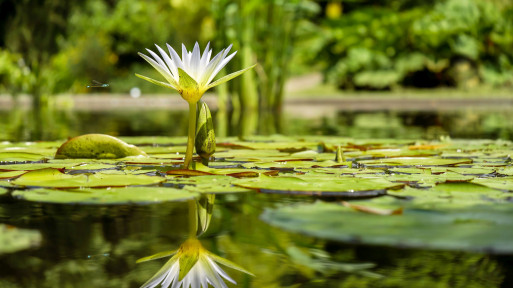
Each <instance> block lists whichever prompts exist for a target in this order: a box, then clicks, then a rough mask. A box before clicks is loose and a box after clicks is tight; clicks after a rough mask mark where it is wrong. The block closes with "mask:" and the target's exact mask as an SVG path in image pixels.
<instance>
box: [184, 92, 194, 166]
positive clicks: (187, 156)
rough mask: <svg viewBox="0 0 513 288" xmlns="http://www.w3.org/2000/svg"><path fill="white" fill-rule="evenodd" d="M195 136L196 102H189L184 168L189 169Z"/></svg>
mask: <svg viewBox="0 0 513 288" xmlns="http://www.w3.org/2000/svg"><path fill="white" fill-rule="evenodd" d="M195 136H196V103H190V102H189V134H188V137H187V150H186V151H185V161H184V163H183V168H184V169H189V166H190V164H191V162H192V152H193V151H194V137H195Z"/></svg>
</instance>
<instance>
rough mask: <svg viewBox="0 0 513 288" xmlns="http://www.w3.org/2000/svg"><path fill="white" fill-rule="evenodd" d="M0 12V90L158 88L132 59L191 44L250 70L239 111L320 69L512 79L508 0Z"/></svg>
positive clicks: (55, 4) (79, 5)
mask: <svg viewBox="0 0 513 288" xmlns="http://www.w3.org/2000/svg"><path fill="white" fill-rule="evenodd" d="M0 8H2V9H0V11H2V12H0V16H2V19H3V20H2V23H1V25H0V64H1V65H0V90H1V91H2V92H4V93H5V92H8V93H10V94H17V93H19V92H24V93H28V94H38V93H48V94H54V93H62V92H71V93H82V92H87V88H86V85H87V83H89V82H90V81H91V80H97V81H104V82H109V83H111V89H112V90H111V91H113V92H128V90H129V89H130V88H131V87H134V86H138V87H141V88H142V89H144V90H143V91H145V92H164V91H162V90H160V89H161V88H159V87H155V86H154V85H151V84H149V83H144V82H143V81H142V80H139V79H137V78H135V77H132V76H133V73H134V72H135V71H137V72H138V73H142V74H145V73H147V72H149V73H150V74H151V73H153V72H151V70H152V69H151V67H149V66H148V65H146V64H145V63H143V61H140V59H139V57H138V56H137V52H140V51H144V48H150V49H152V47H154V46H153V44H154V43H157V44H159V45H163V44H164V43H169V44H171V45H172V46H174V47H177V46H178V45H180V43H185V44H186V45H187V46H188V47H190V46H191V45H193V44H194V42H195V41H199V42H200V44H201V45H202V46H203V47H204V45H205V44H206V43H207V42H208V41H212V42H213V44H214V45H213V46H214V50H216V51H218V50H220V49H221V48H223V47H225V46H226V45H228V43H233V44H234V50H238V51H239V53H240V56H239V57H237V59H238V60H236V61H234V62H233V63H230V65H231V66H232V67H228V69H238V68H240V67H241V66H243V65H245V64H247V63H249V62H251V63H254V62H258V63H259V66H258V67H257V69H256V71H255V72H252V73H248V74H246V75H247V76H244V77H242V78H241V79H240V80H239V81H237V82H235V83H234V84H231V86H230V90H231V91H232V92H234V93H240V94H245V95H246V94H260V100H250V99H244V98H243V96H240V101H241V102H242V103H243V104H245V103H244V102H246V105H247V106H251V105H256V104H255V103H258V102H259V103H260V105H264V106H266V105H268V106H279V105H280V103H281V98H282V94H283V91H282V89H283V83H284V81H285V79H286V78H287V76H288V75H289V74H291V73H292V74H297V73H305V72H309V71H312V70H316V71H318V70H320V69H324V71H325V75H326V77H327V79H328V80H329V81H330V82H332V83H335V84H337V85H338V86H340V87H342V88H357V89H389V88H394V87H396V86H414V87H435V86H443V85H449V86H461V87H474V86H477V85H480V84H483V83H485V84H489V85H492V86H504V85H509V86H511V85H512V82H513V52H512V50H511V47H513V36H512V35H513V3H511V2H510V1H504V0H493V1H486V0H444V1H442V0H438V1H437V0H431V1H421V2H418V1H410V0H396V1H377V2H376V1H365V0H348V1H309V0H308V1H307V0H287V1H277V0H273V1H262V0H251V1H240V0H239V1H237V0H216V1H206V0H201V1H194V2H190V1H183V0H158V1H128V0H120V1H108V0H93V1H85V2H69V1H61V0H50V1H43V2H38V1H31V0H22V1H14V0H6V1H3V2H2V3H0ZM178 47H179V46H178ZM216 51H214V52H216ZM234 66H237V67H234ZM262 95H264V96H262ZM253 98H254V99H258V98H259V96H253ZM252 101H253V102H252ZM255 101H256V102H255Z"/></svg>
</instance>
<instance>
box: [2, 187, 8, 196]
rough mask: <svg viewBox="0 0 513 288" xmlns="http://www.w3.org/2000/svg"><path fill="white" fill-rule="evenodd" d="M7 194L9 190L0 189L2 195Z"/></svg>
mask: <svg viewBox="0 0 513 288" xmlns="http://www.w3.org/2000/svg"><path fill="white" fill-rule="evenodd" d="M4 194H7V189H5V188H2V187H0V195H4Z"/></svg>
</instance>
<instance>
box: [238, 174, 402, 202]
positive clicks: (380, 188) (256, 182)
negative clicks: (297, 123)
mask: <svg viewBox="0 0 513 288" xmlns="http://www.w3.org/2000/svg"><path fill="white" fill-rule="evenodd" d="M233 184H234V185H237V186H240V187H245V188H250V189H255V190H258V191H260V192H266V193H280V194H304V195H316V196H345V197H368V196H376V195H383V194H384V193H385V190H386V189H394V188H400V187H402V186H403V185H402V184H397V183H391V182H389V181H387V180H384V179H381V178H356V177H337V176H333V177H330V176H312V177H306V176H277V177H271V176H265V175H261V176H260V177H258V178H249V179H240V180H237V181H234V182H233Z"/></svg>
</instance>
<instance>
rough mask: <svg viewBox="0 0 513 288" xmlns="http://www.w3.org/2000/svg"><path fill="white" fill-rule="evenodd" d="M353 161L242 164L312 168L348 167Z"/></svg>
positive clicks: (258, 166) (244, 165)
mask: <svg viewBox="0 0 513 288" xmlns="http://www.w3.org/2000/svg"><path fill="white" fill-rule="evenodd" d="M349 165H351V162H343V163H337V162H335V161H332V160H329V161H322V162H316V161H301V160H299V161H278V162H253V163H245V164H242V167H245V168H260V169H299V168H312V167H315V168H317V167H348V166H349Z"/></svg>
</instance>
